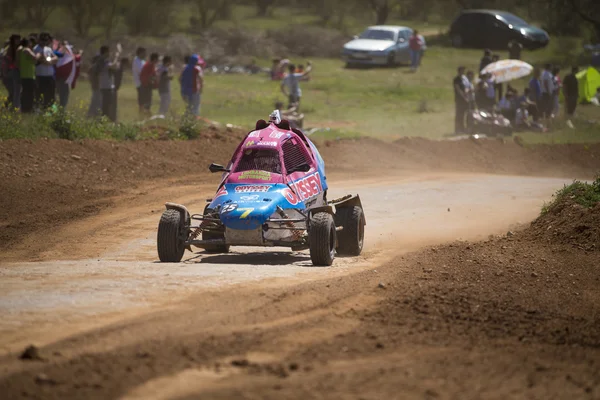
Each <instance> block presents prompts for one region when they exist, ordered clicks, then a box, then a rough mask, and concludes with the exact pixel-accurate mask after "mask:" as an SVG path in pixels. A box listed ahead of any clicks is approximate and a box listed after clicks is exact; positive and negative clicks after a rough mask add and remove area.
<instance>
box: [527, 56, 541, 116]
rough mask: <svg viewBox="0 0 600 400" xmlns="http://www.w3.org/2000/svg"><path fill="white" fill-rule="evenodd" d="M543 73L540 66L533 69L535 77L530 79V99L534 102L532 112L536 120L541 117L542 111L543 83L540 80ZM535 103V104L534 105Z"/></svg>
mask: <svg viewBox="0 0 600 400" xmlns="http://www.w3.org/2000/svg"><path fill="white" fill-rule="evenodd" d="M541 75H542V73H541V71H540V69H539V68H537V67H536V68H534V69H533V77H532V78H531V79H530V80H529V101H530V102H531V103H533V104H532V107H531V109H532V110H531V111H530V114H531V116H532V117H533V120H534V121H537V120H538V119H539V118H540V115H541V112H542V109H541V107H542V84H541V81H540V77H541ZM534 104H535V105H534Z"/></svg>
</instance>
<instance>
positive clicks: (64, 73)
mask: <svg viewBox="0 0 600 400" xmlns="http://www.w3.org/2000/svg"><path fill="white" fill-rule="evenodd" d="M62 54H63V56H62V57H61V58H60V59H59V60H58V62H57V63H56V91H57V92H58V102H59V104H60V106H61V107H62V108H63V109H66V108H67V104H68V103H69V96H70V94H71V85H73V81H74V80H75V75H76V72H77V63H76V60H75V53H74V52H73V47H72V46H71V45H69V43H68V42H67V41H64V42H63V43H62Z"/></svg>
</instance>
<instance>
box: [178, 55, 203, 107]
mask: <svg viewBox="0 0 600 400" xmlns="http://www.w3.org/2000/svg"><path fill="white" fill-rule="evenodd" d="M199 59H200V57H199V56H198V55H197V54H193V55H191V56H189V57H188V62H187V64H186V66H185V68H184V69H183V71H182V72H181V75H180V77H179V82H180V86H181V97H183V101H185V104H186V116H195V117H198V116H199V115H200V100H201V96H202V89H203V88H204V75H203V71H202V67H200V66H199V65H198V61H199Z"/></svg>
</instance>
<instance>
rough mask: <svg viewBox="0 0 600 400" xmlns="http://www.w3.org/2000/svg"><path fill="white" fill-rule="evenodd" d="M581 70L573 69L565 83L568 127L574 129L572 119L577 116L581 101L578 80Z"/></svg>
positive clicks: (566, 77)
mask: <svg viewBox="0 0 600 400" xmlns="http://www.w3.org/2000/svg"><path fill="white" fill-rule="evenodd" d="M578 72H579V68H577V67H573V68H571V73H570V74H569V75H567V76H565V79H564V82H563V94H564V96H565V108H566V114H567V125H569V127H570V128H573V122H572V121H571V119H572V118H573V115H575V109H576V108H577V101H578V100H579V81H578V80H577V73H578Z"/></svg>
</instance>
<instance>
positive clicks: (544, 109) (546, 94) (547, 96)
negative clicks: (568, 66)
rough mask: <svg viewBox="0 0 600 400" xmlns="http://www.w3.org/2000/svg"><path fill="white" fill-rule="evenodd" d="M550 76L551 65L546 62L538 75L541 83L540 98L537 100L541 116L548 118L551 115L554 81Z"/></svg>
mask: <svg viewBox="0 0 600 400" xmlns="http://www.w3.org/2000/svg"><path fill="white" fill-rule="evenodd" d="M553 78H554V77H553V76H552V65H551V64H546V65H545V66H544V70H543V71H542V75H541V77H540V84H541V92H542V96H541V100H540V101H539V102H538V108H539V109H540V112H541V114H542V115H541V116H542V118H545V119H550V118H551V117H552V108H553V106H554V105H553V103H552V94H553V93H554V82H553Z"/></svg>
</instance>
